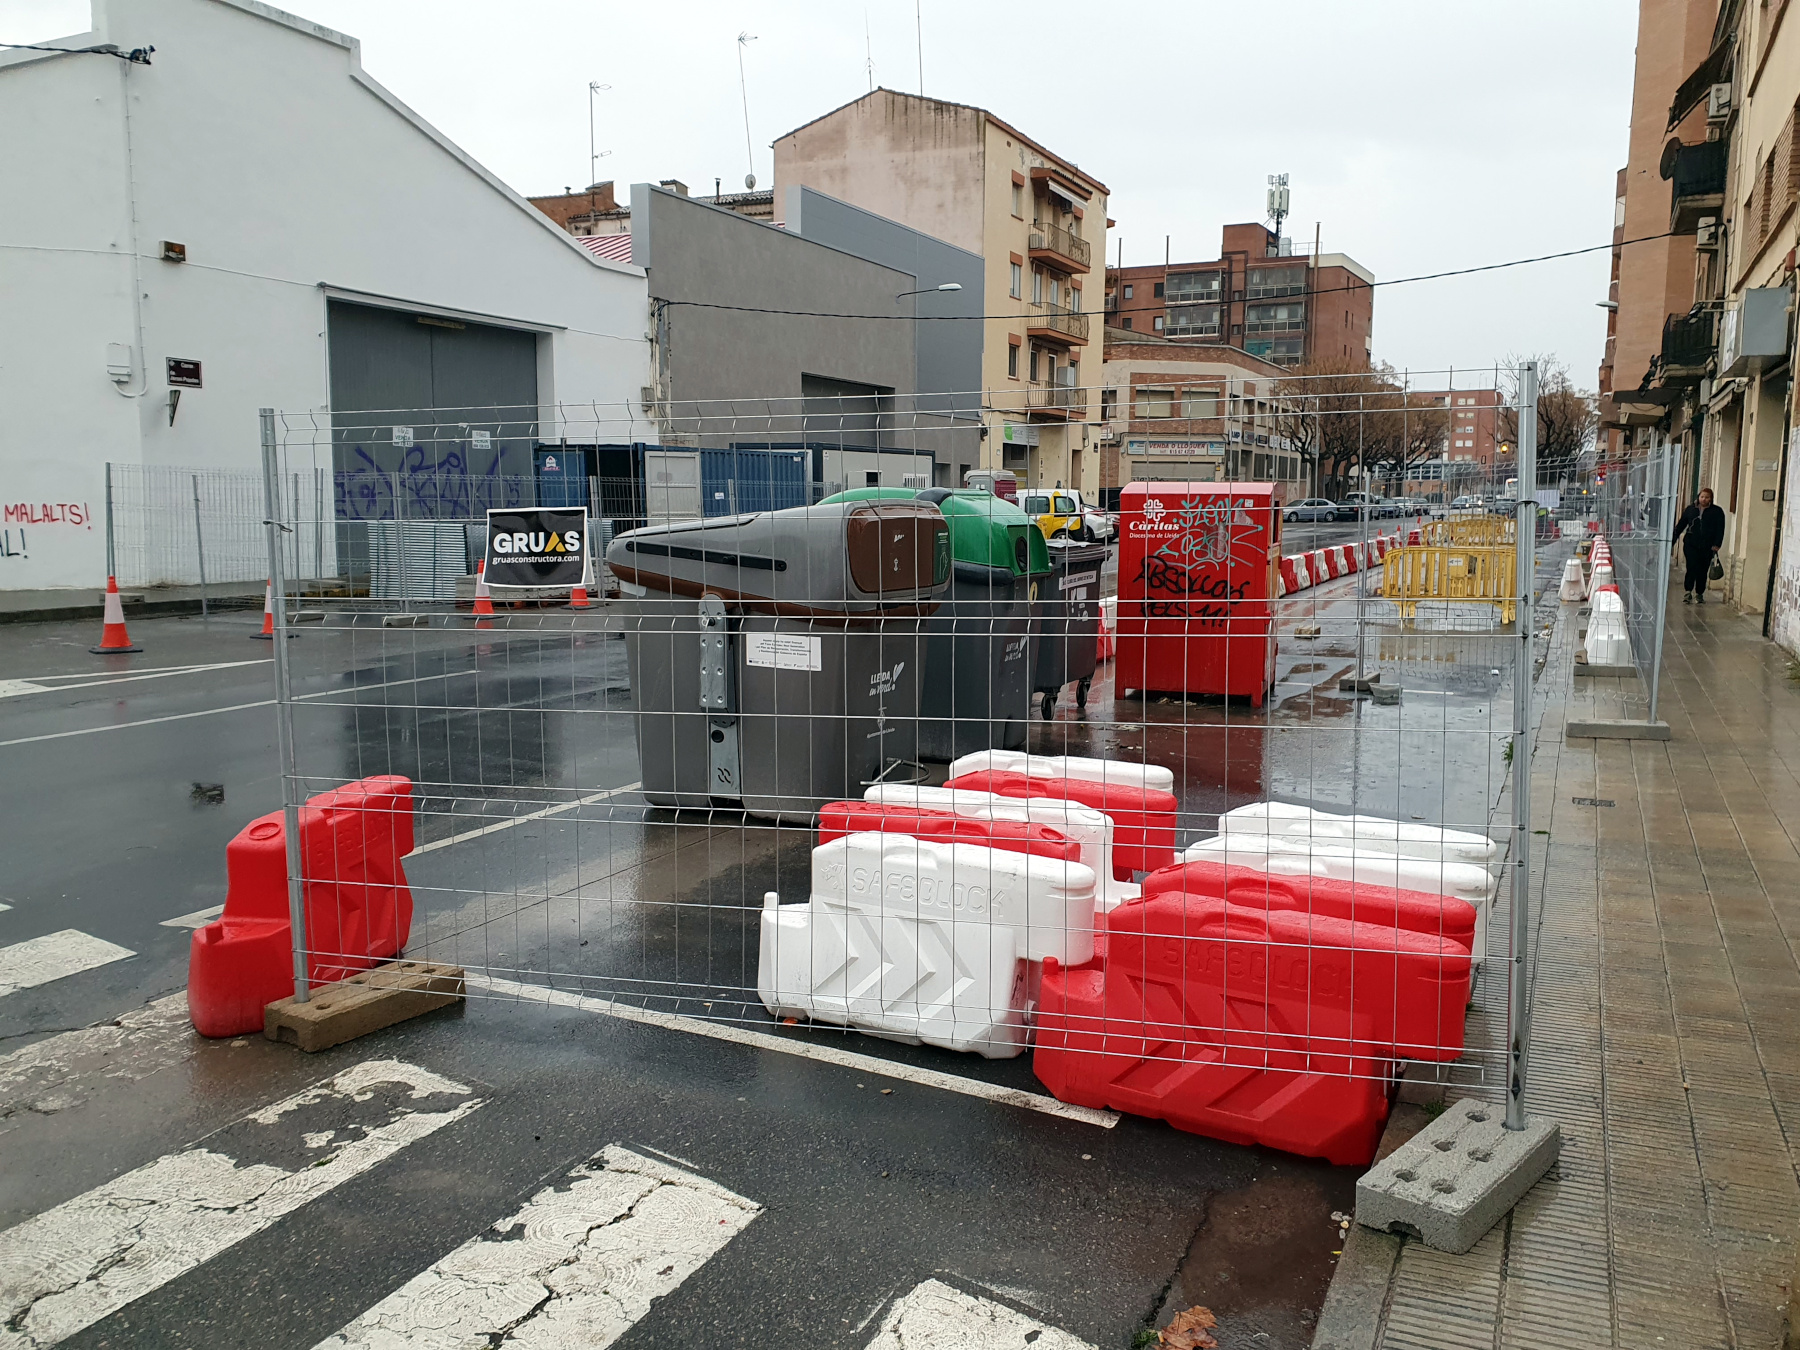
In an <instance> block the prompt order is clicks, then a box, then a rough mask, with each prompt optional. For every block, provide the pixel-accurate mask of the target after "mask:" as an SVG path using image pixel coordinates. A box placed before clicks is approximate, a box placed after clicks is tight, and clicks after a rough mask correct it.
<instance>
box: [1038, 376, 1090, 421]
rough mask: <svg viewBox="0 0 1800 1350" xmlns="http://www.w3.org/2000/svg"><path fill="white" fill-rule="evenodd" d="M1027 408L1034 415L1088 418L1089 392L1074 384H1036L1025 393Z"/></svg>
mask: <svg viewBox="0 0 1800 1350" xmlns="http://www.w3.org/2000/svg"><path fill="white" fill-rule="evenodd" d="M1025 406H1026V408H1028V409H1029V410H1030V411H1032V412H1034V413H1046V414H1049V415H1051V416H1058V415H1060V416H1062V417H1067V418H1080V417H1086V416H1087V390H1085V389H1083V388H1081V387H1080V386H1079V385H1073V384H1034V385H1032V386H1031V387H1030V388H1029V389H1027V390H1026V391H1025Z"/></svg>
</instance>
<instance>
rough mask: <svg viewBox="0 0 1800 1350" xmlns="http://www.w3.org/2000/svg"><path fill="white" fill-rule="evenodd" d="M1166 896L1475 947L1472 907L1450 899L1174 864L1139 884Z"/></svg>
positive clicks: (1249, 870)
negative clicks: (1281, 911) (1362, 925)
mask: <svg viewBox="0 0 1800 1350" xmlns="http://www.w3.org/2000/svg"><path fill="white" fill-rule="evenodd" d="M1169 891H1175V892H1180V893H1183V894H1186V895H1188V896H1206V897H1210V898H1215V899H1219V900H1229V901H1230V902H1231V903H1232V904H1233V905H1235V906H1239V907H1242V908H1244V909H1250V910H1263V909H1287V910H1296V911H1299V912H1300V913H1303V914H1318V915H1322V916H1323V917H1325V918H1331V919H1349V920H1352V921H1354V922H1356V923H1373V924H1381V925H1383V926H1386V927H1391V928H1404V929H1406V930H1407V931H1408V932H1411V933H1425V934H1427V935H1431V936H1439V937H1444V938H1447V939H1448V940H1449V941H1451V942H1454V943H1456V944H1457V945H1458V946H1460V947H1461V948H1462V949H1463V951H1465V952H1467V951H1471V950H1472V949H1473V947H1474V943H1475V906H1473V905H1471V904H1470V903H1469V902H1468V901H1467V900H1459V899H1457V898H1456V897H1455V896H1453V895H1433V894H1431V893H1430V892H1428V891H1405V890H1397V889H1395V888H1394V887H1392V886H1375V885H1371V884H1370V883H1369V882H1366V881H1344V880H1341V879H1339V878H1337V877H1289V876H1273V875H1271V874H1269V873H1267V872H1259V871H1257V870H1256V869H1255V868H1254V867H1232V866H1228V865H1227V864H1225V863H1220V862H1190V863H1177V864H1175V866H1173V867H1165V868H1163V870H1162V871H1160V872H1152V873H1151V874H1150V875H1149V876H1147V877H1145V878H1144V890H1143V894H1144V896H1145V897H1146V898H1148V897H1150V896H1153V895H1162V894H1164V893H1165V892H1169Z"/></svg>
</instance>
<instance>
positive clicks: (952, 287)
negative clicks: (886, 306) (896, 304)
mask: <svg viewBox="0 0 1800 1350" xmlns="http://www.w3.org/2000/svg"><path fill="white" fill-rule="evenodd" d="M961 289H962V282H960V281H946V282H945V283H944V284H943V285H941V286H927V287H925V288H924V289H922V290H917V291H901V292H900V294H898V295H896V296H895V297H894V299H895V300H896V301H900V300H904V299H906V297H907V296H909V295H930V294H931V293H932V292H933V291H960V290H961Z"/></svg>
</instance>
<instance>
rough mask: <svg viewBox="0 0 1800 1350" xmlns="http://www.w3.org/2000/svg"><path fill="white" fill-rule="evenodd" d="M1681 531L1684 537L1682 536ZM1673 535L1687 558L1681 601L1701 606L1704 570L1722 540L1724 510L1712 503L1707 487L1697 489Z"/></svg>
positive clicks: (1708, 568) (1703, 589)
mask: <svg viewBox="0 0 1800 1350" xmlns="http://www.w3.org/2000/svg"><path fill="white" fill-rule="evenodd" d="M1684 533H1685V534H1686V535H1687V538H1685V539H1682V535H1683V534H1684ZM1675 537H1676V538H1677V539H1680V540H1681V551H1682V554H1683V556H1684V557H1685V558H1686V559H1687V575H1686V576H1685V577H1683V578H1682V582H1681V603H1682V604H1684V605H1704V604H1705V603H1706V578H1707V573H1708V571H1709V570H1710V569H1711V568H1712V564H1713V559H1714V558H1716V557H1717V556H1718V554H1719V549H1720V548H1721V547H1723V546H1724V543H1725V512H1724V511H1722V510H1721V509H1720V508H1719V507H1717V506H1714V505H1713V493H1712V489H1711V488H1701V489H1700V500H1699V501H1698V502H1695V503H1693V504H1692V505H1690V506H1689V507H1688V509H1687V510H1685V511H1683V512H1682V513H1681V519H1680V520H1678V521H1676V522H1675Z"/></svg>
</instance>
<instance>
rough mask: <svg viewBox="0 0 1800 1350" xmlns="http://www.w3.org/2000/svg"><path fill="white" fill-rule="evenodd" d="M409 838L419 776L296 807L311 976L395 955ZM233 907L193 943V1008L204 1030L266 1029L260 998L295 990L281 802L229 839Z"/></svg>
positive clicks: (407, 893) (400, 941)
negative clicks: (414, 787)
mask: <svg viewBox="0 0 1800 1350" xmlns="http://www.w3.org/2000/svg"><path fill="white" fill-rule="evenodd" d="M412 847H413V814H412V781H411V780H410V779H407V778H400V777H395V776H382V777H376V778H365V779H362V780H361V781H360V782H355V783H350V784H348V785H346V786H344V787H341V788H337V789H335V790H333V791H331V792H326V793H321V794H320V795H319V796H317V797H314V798H312V799H311V800H310V801H309V802H307V804H306V805H305V806H304V807H302V808H301V809H300V860H301V874H302V876H303V877H304V878H305V880H304V883H303V887H302V890H303V894H304V896H305V902H306V927H307V948H308V950H309V951H310V952H311V953H312V955H311V957H310V959H309V962H308V977H309V978H310V979H311V981H312V982H313V983H314V984H323V983H329V982H330V981H332V980H339V979H342V978H343V977H344V976H346V975H349V974H354V973H355V972H356V971H359V970H366V969H368V967H370V966H372V965H374V964H375V963H376V962H378V961H385V960H388V959H390V958H392V957H394V956H398V955H399V954H400V952H401V951H402V950H403V949H404V948H405V946H406V940H407V938H408V936H409V935H410V934H411V931H412V908H413V906H412V891H411V890H410V889H409V888H408V887H407V884H406V873H405V871H404V870H403V868H402V867H401V864H400V860H401V859H402V858H403V857H405V856H406V855H407V854H408V853H410V852H412ZM225 869H226V876H227V880H228V887H227V891H226V896H225V913H224V914H223V916H221V917H220V918H219V919H217V920H215V921H214V922H212V923H209V924H207V925H206V926H205V927H203V928H199V929H196V930H195V932H194V936H193V941H192V944H191V945H190V947H189V949H188V1015H189V1017H190V1018H191V1019H192V1021H193V1023H194V1029H195V1030H196V1031H198V1032H199V1033H200V1034H201V1035H203V1036H242V1035H244V1034H246V1033H248V1032H252V1031H258V1030H261V1028H262V1025H263V1007H264V1005H266V1004H268V1003H272V1002H274V1001H275V1000H276V999H280V998H285V997H287V996H288V995H289V994H291V993H293V992H294V963H293V942H292V938H291V936H290V933H289V923H288V885H287V838H286V831H285V829H284V827H283V823H282V813H281V812H279V811H273V812H270V813H269V814H268V815H266V816H262V817H259V818H258V819H256V820H253V821H251V822H250V824H248V825H246V826H245V827H244V828H243V829H242V830H240V831H239V832H238V836H237V838H235V839H233V840H232V841H231V842H230V843H229V844H227V845H226V846H225Z"/></svg>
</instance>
